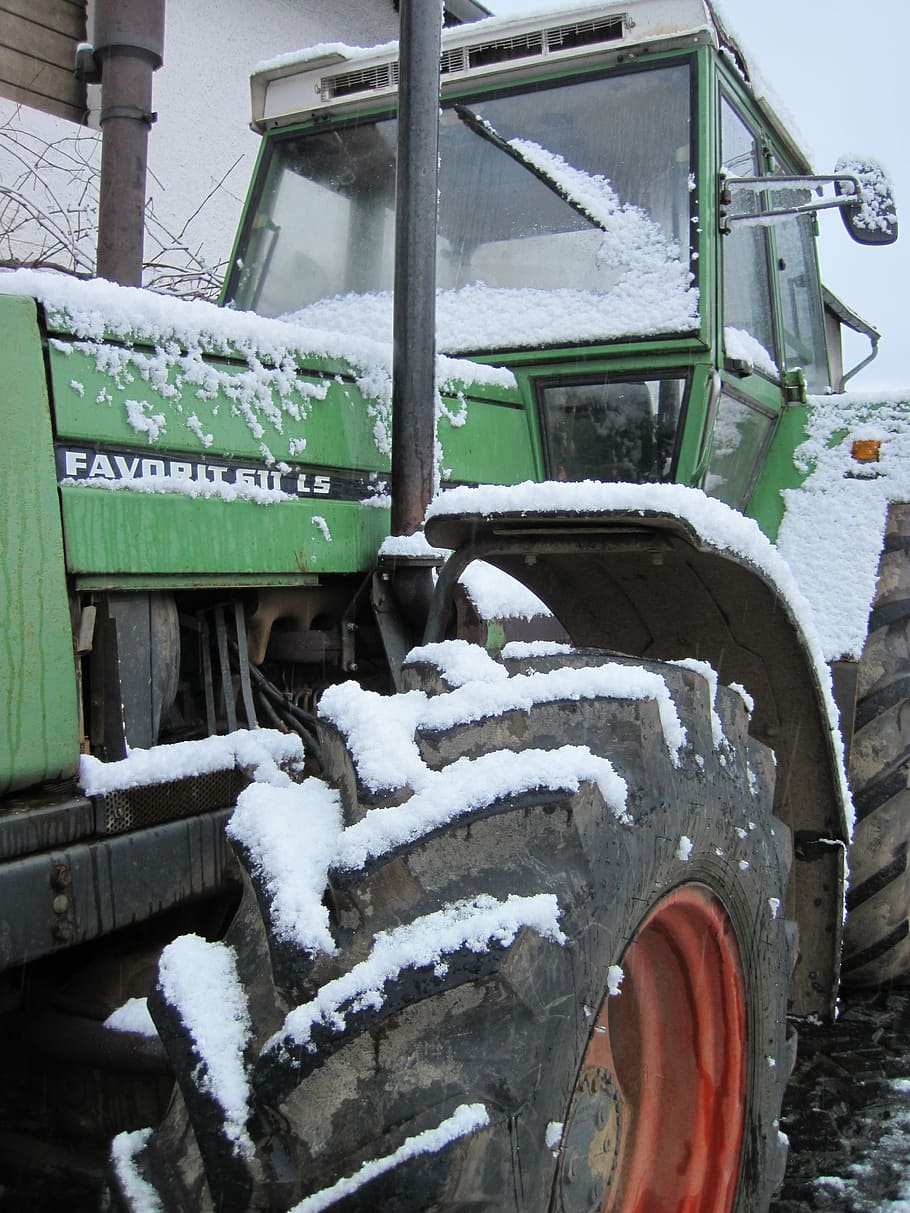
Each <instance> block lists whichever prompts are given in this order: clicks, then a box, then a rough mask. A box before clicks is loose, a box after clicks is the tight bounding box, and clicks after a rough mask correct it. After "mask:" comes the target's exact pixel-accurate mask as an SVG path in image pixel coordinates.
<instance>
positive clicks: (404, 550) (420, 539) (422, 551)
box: [379, 531, 450, 564]
mask: <svg viewBox="0 0 910 1213" xmlns="http://www.w3.org/2000/svg"><path fill="white" fill-rule="evenodd" d="M379 555H380V556H403V557H405V558H406V559H415V558H417V559H420V560H438V561H439V563H440V564H441V563H442V562H443V561H444V560H445V559H446V558H447V557H448V556H449V555H450V551H449V549H448V548H434V547H431V546H430V544H429V543H427V539H426V536H425V535H424V533H423V531H415V532H414V534H413V535H388V536H386V538H385V539H384V540H383V541H382V544H381V546H380V548H379Z"/></svg>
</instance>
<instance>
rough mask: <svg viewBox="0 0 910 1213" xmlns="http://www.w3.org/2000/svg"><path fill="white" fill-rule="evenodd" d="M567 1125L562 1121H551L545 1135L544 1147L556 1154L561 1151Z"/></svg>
mask: <svg viewBox="0 0 910 1213" xmlns="http://www.w3.org/2000/svg"><path fill="white" fill-rule="evenodd" d="M564 1129H565V1125H564V1124H563V1122H562V1121H561V1120H551V1121H550V1123H549V1124H548V1125H547V1128H546V1132H545V1133H544V1145H545V1146H546V1147H547V1149H548V1150H553V1151H554V1153H555V1152H556V1151H558V1150H559V1147H560V1146H561V1145H562V1134H563V1130H564Z"/></svg>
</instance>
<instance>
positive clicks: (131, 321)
mask: <svg viewBox="0 0 910 1213" xmlns="http://www.w3.org/2000/svg"><path fill="white" fill-rule="evenodd" d="M0 293H3V294H8V295H23V296H31V297H33V298H35V299H37V300H38V301H39V302H40V303H42V304H43V305H44V307H45V309H46V312H47V316H48V323H49V325H50V327H51V328H52V329H57V330H59V331H62V332H67V333H72V334H73V335H74V336H75V337H76V338H78V339H79V340H78V341H77V342H76V343H75V346H73V345H71V344H69V343H64V342H60V341H58V340H55V348H56V349H58V350H60V351H61V352H66V351H67V350H70V349H73V348H76V349H78V350H80V351H81V352H82V353H83V354H85V355H87V356H89V357H90V358H92V360H93V361H94V363H95V366H96V369H97V370H99V371H102V372H104V373H106V374H108V375H110V376H111V377H112V378H113V379H114V381H115V382H116V383H117V384H118V386H120V387H127V386H128V385H129V384H130V383H131V382H133V381H134V380H135V379H136V378H139V379H142V380H144V381H145V382H147V383H149V384H150V385H151V387H152V388H153V389H154V390H155V391H157V392H158V393H159V395H160V397H161V400H162V402H163V411H160V412H156V413H154V414H152V415H151V416H150V415H148V413H147V408H148V407H149V406H147V405H146V404H143V403H140V402H137V401H129V402H127V404H126V405H125V408H126V415H127V420H128V422H129V424H131V425H132V427H133V428H134V429H136V430H137V432H138V433H141V434H143V435H144V436H145V437H147V438H148V439H149V440H150V441H152V442H154V441H156V440H158V439H160V438H162V437H163V436H164V435H165V433H166V432H167V428H168V425H169V424H174V425H180V426H183V427H184V428H186V429H188V431H189V432H190V433H192V434H194V436H196V437H197V440H200V441H202V440H201V439H199V430H200V427H201V428H202V429H203V431H204V428H205V427H204V424H203V422H202V421H201V420H200V418H199V415H198V409H201V408H202V407H203V406H204V405H206V404H207V403H208V402H211V401H215V405H214V406H213V408H217V404H218V398H219V397H220V396H226V397H227V398H228V400H230V401H231V407H232V411H233V412H234V413H236V414H237V415H238V416H240V417H242V418H243V420H244V421H245V422H246V424H247V426H248V428H249V430H250V433H251V435H252V436H253V437H254V438H255V439H257V440H259V439H261V438H262V437H263V436H264V435H265V433H266V426H269V427H270V430H271V433H273V434H274V435H275V437H276V439H277V438H278V437H280V436H281V435H282V434H283V431H284V426H285V420H286V419H287V418H290V419H291V420H293V421H295V422H302V421H305V420H306V417H307V416H308V414H309V412H310V410H311V409H312V408H314V407H316V406H317V405H318V404H319V403H320V401H321V400H324V399H325V396H326V393H327V384H325V383H321V384H312V383H310V382H308V381H307V380H306V379H304V378H302V377H301V376H300V374H299V373H298V366H299V363H300V362H301V361H303V360H306V359H309V358H325V359H333V360H334V359H340V360H342V361H344V362H346V363H347V364H348V365H349V366H350V367H351V369H352V372H353V375H354V379H355V382H356V383H357V386H358V387H359V389H360V391H361V393H362V394H363V396H364V398H365V403H366V408H367V412H368V414H369V415H370V417H371V419H372V421H373V426H374V439H375V441H376V445H377V448H378V450H379V451H380V452H381V453H383V454H388V453H389V451H390V450H391V438H390V424H391V393H392V346H391V328H389V333H388V335H387V339H386V340H384V341H383V340H376V330H371V329H369V328H368V329H367V330H366V331H365V332H364V334H363V335H361V336H357V335H356V332H355V330H354V329H353V328H349V327H348V326H346V325H344V324H342V325H336V326H335V327H334V329H333V331H321V330H320V329H319V327H318V326H317V327H316V328H303V327H301V326H300V324H298V323H294V324H289V323H286V322H284V321H282V320H273V319H267V318H265V317H262V316H257V315H255V314H254V313H252V312H241V311H236V310H234V309H231V308H221V307H216V306H215V305H214V304H211V303H206V302H204V301H202V300H185V299H175V298H174V297H172V296H167V295H161V294H155V293H154V292H152V291H147V290H142V289H140V288H136V287H125V286H118V285H116V284H115V283H111V282H106V281H104V280H102V279H94V280H92V281H80V280H78V279H74V278H70V277H68V276H66V275H64V274H54V273H50V272H48V271H41V270H12V271H4V272H0ZM111 338H112V339H114V340H115V341H120V342H123V343H125V345H123V346H118V345H114V344H111V341H110V340H109V339H111ZM137 346H141V347H151V352H149V350H148V349H146V348H141V349H137V348H135V347H137ZM212 355H216V356H221V357H229V358H233V359H237V358H241V359H243V360H244V361H245V363H246V368H245V369H243V368H240V367H237V366H234V367H229V368H223V367H220V366H218V365H216V364H215V363H213V362H212V361H211V356H212ZM436 373H437V380H438V387H439V391H440V392H442V391H452V392H454V393H456V394H457V392H458V391H459V390H461V385H463V384H464V383H484V384H487V385H491V386H499V387H507V388H511V387H514V385H515V379H514V376H513V375H512V373H511V372H510V371H507V370H504V369H502V368H499V367H486V366H481V365H479V364H476V363H473V362H472V363H465V362H462V361H458V360H457V359H452V358H445V357H440V358H438V359H437V372H436ZM184 396H191V397H192V398H193V400H194V401H197V400H198V405H196V408H197V412H194V413H193V414H192V422H189V423H188V421H187V419H186V418H185V417H184V416H183V415H182V408H183V403H182V400H183V397H184ZM299 437H300V436H299V434H298V435H295V436H294V440H297V441H299ZM288 455H289V456H293V452H292V451H291V450H290V446H289V449H288ZM273 461H274V460H273V459H269V460H268V462H270V463H271V462H273Z"/></svg>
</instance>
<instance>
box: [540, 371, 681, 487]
mask: <svg viewBox="0 0 910 1213" xmlns="http://www.w3.org/2000/svg"><path fill="white" fill-rule="evenodd" d="M685 386H686V384H685V380H683V379H675V378H672V379H671V378H667V379H648V380H640V381H631V380H613V379H611V380H599V381H595V382H588V383H585V382H581V381H578V380H576V381H574V382H572V383H565V384H547V385H545V386H542V387H541V388H539V389H538V390H539V400H540V406H541V420H542V423H543V431H544V441H545V443H546V450H547V462H548V474H549V476H550V477H551V478H552V479H553V480H608V481H625V482H627V483H631V484H646V483H649V482H654V481H661V480H669V479H671V478H672V471H673V454H674V450H675V446H676V433H677V428H678V424H679V416H680V409H681V406H682V400H683V393H684V390H685Z"/></svg>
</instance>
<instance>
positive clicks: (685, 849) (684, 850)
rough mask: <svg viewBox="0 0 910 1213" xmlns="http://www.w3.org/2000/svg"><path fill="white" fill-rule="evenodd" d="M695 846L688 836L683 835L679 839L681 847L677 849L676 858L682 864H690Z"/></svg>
mask: <svg viewBox="0 0 910 1213" xmlns="http://www.w3.org/2000/svg"><path fill="white" fill-rule="evenodd" d="M694 845H695V844H694V843H693V842H692V839H691V838H689V837H688V835H687V834H682V835H681V836H680V839H679V845H678V846H677V848H676V858H677V859H679V860H680V861H681V862H682V863H688V862H689V856H690V855H691V854H692V850H693V847H694Z"/></svg>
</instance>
